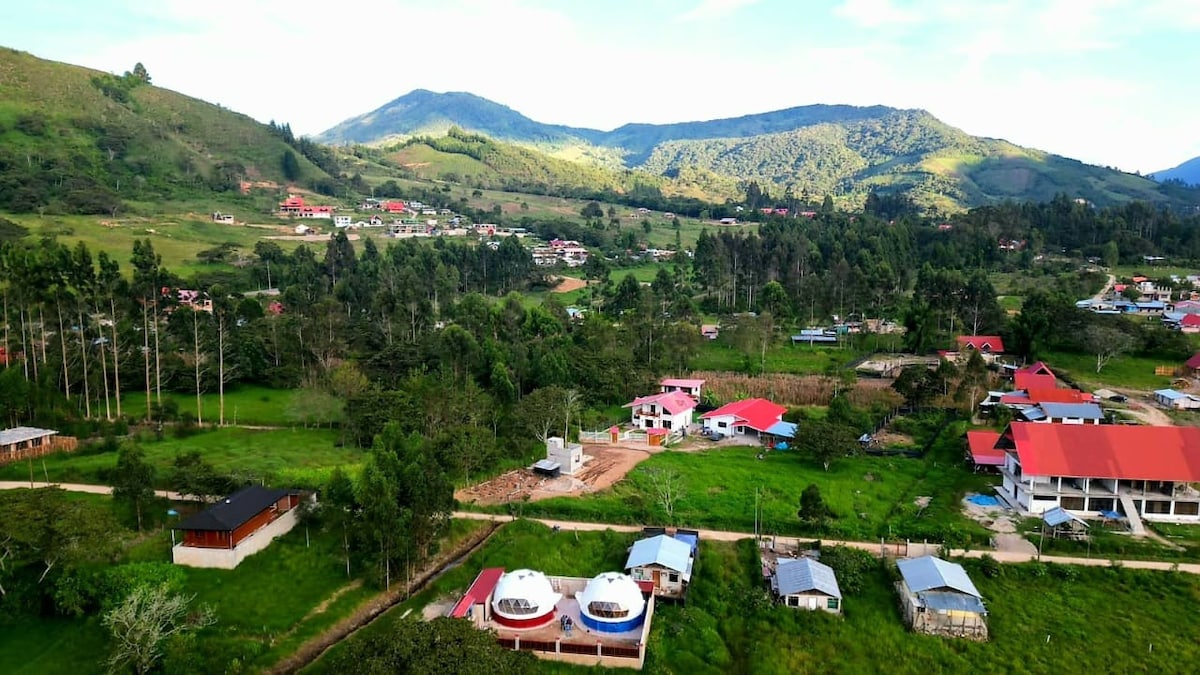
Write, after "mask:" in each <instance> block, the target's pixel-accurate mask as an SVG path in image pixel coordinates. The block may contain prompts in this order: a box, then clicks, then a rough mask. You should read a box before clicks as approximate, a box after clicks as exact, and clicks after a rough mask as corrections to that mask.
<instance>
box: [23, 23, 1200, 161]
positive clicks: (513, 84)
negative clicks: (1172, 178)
mask: <svg viewBox="0 0 1200 675" xmlns="http://www.w3.org/2000/svg"><path fill="white" fill-rule="evenodd" d="M13 4H14V5H15V6H9V7H6V9H5V12H4V13H5V17H4V19H3V21H0V45H4V46H9V47H14V48H17V49H22V50H25V51H28V52H31V53H33V54H35V55H37V56H41V57H44V58H49V59H55V60H59V61H67V62H70V63H76V64H79V65H84V66H89V67H92V68H96V69H100V70H107V71H113V72H122V71H125V70H128V69H130V68H132V66H133V64H134V63H135V62H137V61H141V62H143V63H144V64H145V65H146V67H147V69H148V70H149V72H150V74H151V75H152V76H153V78H154V82H155V83H156V84H158V85H161V86H164V87H169V88H171V89H175V90H177V91H180V92H183V93H185V94H189V95H191V96H196V97H198V98H202V99H205V100H208V101H212V102H215V103H220V104H222V105H224V106H226V107H228V108H231V109H233V110H237V111H239V112H244V113H246V114H249V115H251V116H253V117H255V118H258V119H260V120H263V121H266V120H269V119H275V120H278V121H288V122H290V123H291V124H292V128H293V129H294V130H295V131H297V132H300V133H316V132H319V131H322V130H323V129H325V128H328V127H330V126H332V125H334V124H336V123H337V122H339V121H341V120H343V119H345V118H347V117H350V116H353V115H356V114H359V113H363V112H366V111H369V110H372V109H374V108H376V107H378V106H380V105H382V104H383V103H386V102H387V101H389V100H391V99H393V98H395V97H397V96H400V95H401V94H404V93H406V92H408V91H410V90H411V89H414V88H418V87H421V88H426V89H432V90H434V91H470V92H473V93H476V94H479V95H481V96H484V97H487V98H490V99H492V100H495V101H498V102H500V103H503V104H505V105H508V106H510V107H512V108H514V109H516V110H519V111H521V112H523V113H525V114H526V115H529V116H530V117H532V118H534V119H536V120H539V121H543V122H555V123H561V124H570V125H574V126H590V127H597V128H604V129H608V128H612V127H615V126H619V125H620V124H623V123H625V122H675V121H684V120H695V119H711V118H715V117H724V116H733V115H743V114H748V113H754V112H764V111H767V110H775V109H779V108H786V107H790V106H795V105H805V104H810V103H849V104H856V105H874V104H883V105H890V106H895V107H903V108H924V109H926V110H928V111H930V112H931V113H933V114H934V115H936V116H937V117H939V118H940V119H942V120H943V121H945V122H947V123H950V124H953V125H954V126H957V127H960V128H962V129H964V130H965V131H967V132H969V133H972V134H977V135H983V136H992V137H997V138H1005V139H1008V140H1010V141H1013V142H1014V143H1018V144H1020V145H1026V146H1031V147H1036V148H1040V149H1043V150H1048V151H1051V152H1056V153H1059V154H1063V155H1066V156H1069V157H1074V158H1077V159H1081V160H1083V161H1086V162H1090V163H1094V164H1101V165H1105V166H1115V167H1118V168H1122V169H1125V170H1128V171H1142V172H1150V171H1154V170H1159V169H1164V168H1168V167H1171V166H1174V165H1176V164H1178V163H1180V162H1182V161H1183V160H1185V159H1188V158H1191V157H1194V156H1197V155H1200V126H1198V125H1197V123H1196V119H1197V116H1196V111H1197V110H1200V87H1197V86H1196V84H1195V82H1196V80H1198V79H1200V76H1198V74H1200V46H1198V45H1200V2H1195V0H1140V1H1137V0H1040V1H1038V0H995V1H993V2H973V1H971V0H957V1H952V0H823V1H822V0H812V1H808V0H806V1H804V2H800V1H799V0H603V1H599V0H597V1H584V0H579V1H568V0H558V1H552V0H420V1H418V0H339V1H338V2H329V3H299V2H295V0H289V1H285V0H205V1H203V2H197V1H196V0H37V1H36V2H33V1H29V0H26V1H24V2H20V3H13Z"/></svg>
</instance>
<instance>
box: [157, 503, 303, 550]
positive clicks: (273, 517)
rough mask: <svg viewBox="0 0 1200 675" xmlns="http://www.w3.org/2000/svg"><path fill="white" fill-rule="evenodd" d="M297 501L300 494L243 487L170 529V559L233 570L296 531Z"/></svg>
mask: <svg viewBox="0 0 1200 675" xmlns="http://www.w3.org/2000/svg"><path fill="white" fill-rule="evenodd" d="M300 499H301V495H300V492H299V491H298V490H282V489H275V488H267V487H261V486H258V485H251V486H249V487H245V488H242V489H241V490H238V491H237V492H235V493H233V494H231V495H229V496H228V497H226V498H224V499H222V500H221V501H219V502H217V503H216V504H214V505H212V506H210V507H209V508H207V509H205V510H204V511H201V512H200V513H197V514H195V515H193V516H191V517H189V518H187V519H185V520H183V521H182V522H180V523H179V524H178V525H176V526H175V527H173V528H171V530H172V532H171V541H172V546H171V560H172V562H174V563H175V564H176V565H186V566H188V567H216V568H220V569H230V570H231V569H233V568H235V567H237V566H238V565H239V564H240V563H241V562H242V561H243V560H245V559H246V558H247V557H248V556H250V555H253V554H255V553H258V552H259V551H261V550H263V549H265V548H266V547H267V546H268V545H270V543H271V541H272V540H274V539H275V538H276V537H280V536H283V535H284V534H287V533H288V532H290V531H291V529H292V528H293V527H295V526H296V523H297V520H298V519H297V513H296V507H297V506H299V505H300ZM175 532H182V533H183V537H182V541H176V539H175Z"/></svg>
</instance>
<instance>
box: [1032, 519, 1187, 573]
mask: <svg viewBox="0 0 1200 675" xmlns="http://www.w3.org/2000/svg"><path fill="white" fill-rule="evenodd" d="M1089 524H1090V525H1091V527H1089V528H1088V534H1089V535H1090V539H1089V540H1087V541H1074V540H1070V539H1055V538H1054V537H1052V536H1050V533H1049V532H1047V534H1046V536H1045V537H1042V536H1041V519H1039V518H1027V519H1025V520H1023V521H1022V522H1021V525H1020V532H1022V533H1023V534H1025V538H1026V539H1028V540H1029V541H1030V542H1032V543H1033V545H1034V546H1038V545H1039V544H1040V545H1041V548H1042V553H1044V554H1046V555H1065V556H1077V557H1081V558H1085V557H1086V558H1099V559H1101V560H1112V559H1123V560H1168V561H1179V562H1195V561H1196V560H1197V559H1200V538H1194V537H1197V536H1198V535H1197V534H1193V533H1188V535H1189V536H1188V537H1185V536H1182V535H1178V534H1177V535H1176V537H1174V540H1175V541H1177V542H1178V543H1179V544H1180V545H1181V546H1182V547H1183V549H1182V550H1178V549H1174V548H1171V547H1169V546H1164V545H1163V544H1162V543H1160V542H1157V541H1154V540H1153V539H1139V538H1135V537H1132V536H1130V535H1129V534H1128V533H1127V532H1126V531H1125V528H1124V527H1123V526H1119V527H1118V526H1105V525H1103V524H1101V523H1099V522H1097V521H1090V523H1089ZM1151 527H1152V528H1153V529H1158V528H1159V527H1161V526H1159V525H1153V526H1151ZM1167 527H1169V526H1167ZM1177 527H1181V528H1188V527H1193V526H1189V525H1181V526H1177ZM1171 531H1172V532H1176V531H1174V530H1171ZM1189 537H1192V538H1189Z"/></svg>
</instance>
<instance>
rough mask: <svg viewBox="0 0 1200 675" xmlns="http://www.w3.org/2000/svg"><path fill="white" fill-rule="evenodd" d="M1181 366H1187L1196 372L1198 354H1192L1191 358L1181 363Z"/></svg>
mask: <svg viewBox="0 0 1200 675" xmlns="http://www.w3.org/2000/svg"><path fill="white" fill-rule="evenodd" d="M1183 365H1185V366H1187V367H1188V368H1191V369H1192V370H1196V369H1197V368H1200V352H1196V353H1195V354H1193V355H1192V358H1190V359H1188V360H1187V361H1184V362H1183Z"/></svg>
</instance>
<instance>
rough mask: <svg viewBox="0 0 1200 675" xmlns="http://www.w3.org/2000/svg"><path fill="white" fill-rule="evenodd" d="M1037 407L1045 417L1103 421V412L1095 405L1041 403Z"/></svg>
mask: <svg viewBox="0 0 1200 675" xmlns="http://www.w3.org/2000/svg"><path fill="white" fill-rule="evenodd" d="M1039 407H1040V408H1041V409H1042V411H1043V412H1045V413H1046V416H1047V417H1074V418H1078V419H1085V420H1102V419H1104V411H1103V410H1101V409H1100V406H1098V405H1096V404H1095V403H1042V404H1040V405H1039ZM1026 417H1028V415H1026Z"/></svg>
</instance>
